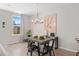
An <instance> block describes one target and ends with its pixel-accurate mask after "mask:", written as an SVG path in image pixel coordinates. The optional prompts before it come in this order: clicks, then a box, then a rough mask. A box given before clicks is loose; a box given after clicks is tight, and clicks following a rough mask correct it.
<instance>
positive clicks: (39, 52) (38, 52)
mask: <svg viewBox="0 0 79 59" xmlns="http://www.w3.org/2000/svg"><path fill="white" fill-rule="evenodd" d="M38 56H40V46H39V43H38Z"/></svg>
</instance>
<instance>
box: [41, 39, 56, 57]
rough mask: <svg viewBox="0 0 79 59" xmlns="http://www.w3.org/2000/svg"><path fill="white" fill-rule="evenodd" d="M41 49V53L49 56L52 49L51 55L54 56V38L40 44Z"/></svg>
mask: <svg viewBox="0 0 79 59" xmlns="http://www.w3.org/2000/svg"><path fill="white" fill-rule="evenodd" d="M41 48H42V50H40V53H41V55H42V56H43V55H45V54H49V55H50V56H51V55H52V51H53V56H55V53H54V39H50V40H48V41H46V42H45V43H44V45H42V46H41Z"/></svg>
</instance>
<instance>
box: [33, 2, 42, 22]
mask: <svg viewBox="0 0 79 59" xmlns="http://www.w3.org/2000/svg"><path fill="white" fill-rule="evenodd" d="M38 6H39V4H38V3H37V4H36V8H37V9H36V18H35V19H33V20H32V22H33V23H42V22H43V20H41V18H40V17H39V11H38Z"/></svg>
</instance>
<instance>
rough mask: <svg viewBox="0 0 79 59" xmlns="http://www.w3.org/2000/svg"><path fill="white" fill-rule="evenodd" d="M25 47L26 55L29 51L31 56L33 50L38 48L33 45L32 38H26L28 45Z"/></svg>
mask: <svg viewBox="0 0 79 59" xmlns="http://www.w3.org/2000/svg"><path fill="white" fill-rule="evenodd" d="M27 48H28V52H27V55H29V53H30V56H32V55H33V52H34V50H36V49H37V48H38V46H36V45H35V42H33V41H32V39H28V47H27Z"/></svg>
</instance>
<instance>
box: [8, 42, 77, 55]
mask: <svg viewBox="0 0 79 59" xmlns="http://www.w3.org/2000/svg"><path fill="white" fill-rule="evenodd" d="M26 46H27V43H18V44H12V45H10V46H9V48H11V49H12V50H13V53H14V52H15V54H12V56H13V55H15V56H17V55H18V56H27V52H26V50H27V47H26ZM10 55H11V53H10ZM46 56H49V54H47V55H46ZM52 56H53V54H52ZM55 56H76V53H75V52H71V51H67V50H63V49H55Z"/></svg>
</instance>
